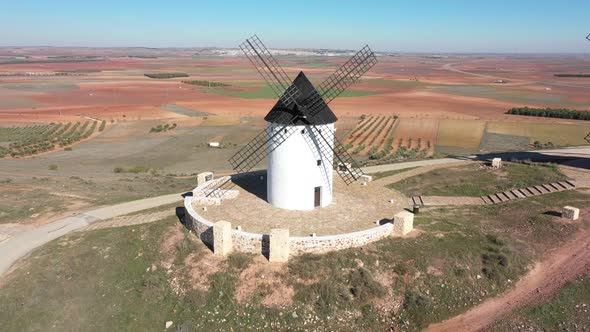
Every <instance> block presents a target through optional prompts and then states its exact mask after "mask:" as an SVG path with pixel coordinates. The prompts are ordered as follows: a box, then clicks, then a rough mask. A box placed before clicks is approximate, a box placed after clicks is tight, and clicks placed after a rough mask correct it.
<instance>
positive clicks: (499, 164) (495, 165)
mask: <svg viewBox="0 0 590 332" xmlns="http://www.w3.org/2000/svg"><path fill="white" fill-rule="evenodd" d="M500 167H502V158H494V159H492V168H500Z"/></svg>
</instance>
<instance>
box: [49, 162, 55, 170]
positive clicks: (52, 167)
mask: <svg viewBox="0 0 590 332" xmlns="http://www.w3.org/2000/svg"><path fill="white" fill-rule="evenodd" d="M49 170H50V171H57V165H56V164H51V165H49Z"/></svg>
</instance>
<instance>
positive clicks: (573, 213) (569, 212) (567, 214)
mask: <svg viewBox="0 0 590 332" xmlns="http://www.w3.org/2000/svg"><path fill="white" fill-rule="evenodd" d="M561 216H562V217H563V218H566V219H570V220H577V219H578V218H580V209H578V208H575V207H573V206H564V207H563V209H562V210H561Z"/></svg>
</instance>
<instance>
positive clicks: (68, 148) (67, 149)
mask: <svg viewBox="0 0 590 332" xmlns="http://www.w3.org/2000/svg"><path fill="white" fill-rule="evenodd" d="M64 151H72V147H71V146H68V147H66V148H65V149H64Z"/></svg>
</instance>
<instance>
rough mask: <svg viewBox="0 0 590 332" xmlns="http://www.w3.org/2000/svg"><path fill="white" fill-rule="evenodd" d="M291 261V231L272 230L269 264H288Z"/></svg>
mask: <svg viewBox="0 0 590 332" xmlns="http://www.w3.org/2000/svg"><path fill="white" fill-rule="evenodd" d="M288 260H289V230H288V229H281V228H273V229H271V230H270V245H269V253H268V261H269V262H286V261H288Z"/></svg>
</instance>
